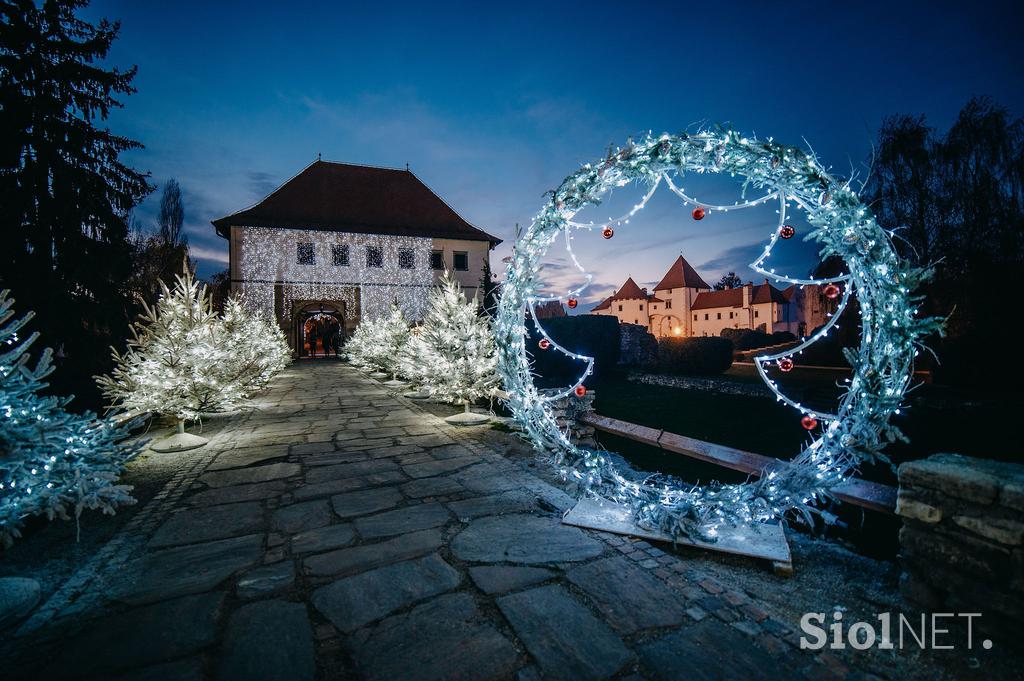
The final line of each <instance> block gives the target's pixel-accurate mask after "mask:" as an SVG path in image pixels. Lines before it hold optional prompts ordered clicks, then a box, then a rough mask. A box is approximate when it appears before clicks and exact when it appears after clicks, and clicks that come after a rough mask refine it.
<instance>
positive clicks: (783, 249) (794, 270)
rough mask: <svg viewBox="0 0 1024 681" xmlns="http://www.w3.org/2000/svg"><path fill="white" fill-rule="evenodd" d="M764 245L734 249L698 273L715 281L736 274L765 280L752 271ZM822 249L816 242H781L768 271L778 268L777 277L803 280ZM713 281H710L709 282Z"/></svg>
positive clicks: (706, 262)
mask: <svg viewBox="0 0 1024 681" xmlns="http://www.w3.org/2000/svg"><path fill="white" fill-rule="evenodd" d="M764 245H765V244H764V242H763V241H758V242H754V243H751V244H745V245H742V246H733V247H732V248H729V249H727V250H725V251H722V252H721V253H719V254H718V255H717V256H715V257H713V258H711V259H710V260H707V261H705V262H703V263H701V264H700V265H699V266H698V267H697V270H698V271H700V272H701V273H705V272H706V273H708V275H709V276H711V275H713V276H712V278H717V276H718V275H721V274H725V273H727V272H735V273H736V274H738V275H739V276H740V277H741V278H742V279H752V278H754V277H758V278H763V277H762V276H761V275H759V274H758V273H756V272H754V271H753V270H752V269H750V263H752V262H753V261H754V260H756V259H757V257H758V256H759V255H761V251H762V250H764ZM819 248H820V246H819V245H818V244H816V243H813V242H808V241H796V240H793V241H791V242H780V243H778V244H776V246H775V248H774V249H773V250H772V254H771V256H770V257H769V258H768V260H767V261H766V265H767V266H766V269H770V268H775V270H776V271H777V273H778V274H780V275H786V276H793V277H803V276H806V275H807V273H808V272H809V271H810V270H811V268H812V267H813V266H814V265H815V264H816V263H817V262H818V261H819V260H820V258H819V257H818V249H819ZM708 281H711V279H708Z"/></svg>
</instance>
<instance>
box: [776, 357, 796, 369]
mask: <svg viewBox="0 0 1024 681" xmlns="http://www.w3.org/2000/svg"><path fill="white" fill-rule="evenodd" d="M779 368H780V369H782V370H783V371H792V370H793V360H791V359H790V358H789V357H783V358H782V359H780V360H779Z"/></svg>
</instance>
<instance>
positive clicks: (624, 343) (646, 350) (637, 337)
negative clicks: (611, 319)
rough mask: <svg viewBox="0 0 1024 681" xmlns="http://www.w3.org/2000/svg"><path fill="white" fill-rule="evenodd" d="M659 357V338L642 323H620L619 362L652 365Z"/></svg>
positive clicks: (633, 364)
mask: <svg viewBox="0 0 1024 681" xmlns="http://www.w3.org/2000/svg"><path fill="white" fill-rule="evenodd" d="M657 359H658V339H657V338H655V337H654V336H653V335H652V334H650V333H648V332H647V327H645V326H643V325H641V324H619V364H625V365H627V366H650V365H651V364H654V362H655V360H657Z"/></svg>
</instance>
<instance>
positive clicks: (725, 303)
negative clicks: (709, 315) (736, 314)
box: [690, 286, 743, 310]
mask: <svg viewBox="0 0 1024 681" xmlns="http://www.w3.org/2000/svg"><path fill="white" fill-rule="evenodd" d="M712 307H743V287H742V286H739V287H737V288H727V289H725V290H724V291H701V292H700V293H698V294H697V297H696V298H694V299H693V305H691V306H690V309H691V310H707V309H708V308H712Z"/></svg>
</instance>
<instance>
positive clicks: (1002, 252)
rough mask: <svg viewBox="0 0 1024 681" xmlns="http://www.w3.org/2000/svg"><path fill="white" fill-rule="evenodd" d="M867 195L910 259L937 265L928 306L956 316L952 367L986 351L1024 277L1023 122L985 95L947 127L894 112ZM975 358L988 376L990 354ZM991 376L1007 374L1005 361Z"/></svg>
mask: <svg viewBox="0 0 1024 681" xmlns="http://www.w3.org/2000/svg"><path fill="white" fill-rule="evenodd" d="M865 196H866V198H868V200H870V201H871V202H872V208H873V210H874V212H875V215H876V217H877V218H878V221H879V223H880V224H882V225H883V226H885V227H887V228H889V229H892V230H894V232H895V235H896V245H897V248H898V249H899V250H900V252H901V254H902V255H903V256H904V257H905V258H908V259H909V260H910V261H912V262H913V263H915V264H918V265H929V264H935V266H936V272H935V277H934V279H933V280H932V282H931V283H930V284H929V285H928V289H927V291H926V293H927V294H928V298H927V301H926V309H925V310H923V312H924V313H928V314H940V315H948V316H949V322H948V325H947V332H948V333H949V335H950V336H951V339H950V340H949V341H947V342H946V343H944V344H941V345H940V348H941V351H940V359H942V360H943V362H944V363H945V364H946V365H947V367H949V366H952V365H954V364H956V363H957V361H958V358H960V357H962V358H964V360H965V361H969V360H970V359H971V358H972V357H973V358H974V359H975V360H977V359H978V358H980V357H982V356H984V355H985V351H984V349H983V348H984V345H985V343H986V342H995V340H994V339H995V338H997V337H998V336H999V334H1000V328H1001V327H1002V326H1004V325H1006V324H1009V323H1011V322H1009V321H1007V320H1008V319H1009V317H1008V316H1007V313H1008V312H1010V310H1009V309H1008V308H1007V302H1006V301H1007V296H1012V295H1013V292H1015V291H1016V290H1017V288H1018V287H1019V286H1020V282H1019V280H1018V278H1019V274H1020V272H1021V265H1022V262H1024V122H1022V121H1021V120H1020V119H1015V118H1013V117H1012V116H1011V115H1010V114H1009V112H1008V111H1007V110H1006V109H1004V108H1002V107H1000V106H997V105H996V104H994V103H993V102H992V101H991V100H989V99H987V98H974V99H972V100H970V101H969V102H968V103H967V105H966V106H964V108H963V110H962V111H961V112H960V114H959V116H958V117H957V119H956V121H955V122H954V123H953V125H952V127H951V128H950V129H949V130H948V131H947V132H946V133H945V135H942V134H940V133H939V132H937V131H936V130H935V129H933V128H931V127H929V126H928V125H927V124H926V122H925V119H924V117H923V116H916V117H915V116H905V115H904V116H895V117H892V118H889V119H887V120H886V121H885V123H884V125H883V126H882V129H881V130H880V132H879V140H878V146H877V150H876V156H875V159H874V163H873V171H872V175H871V178H870V181H869V183H868V185H867V187H866V188H865ZM943 354H945V355H946V357H941V356H942V355H943ZM976 363H977V364H978V366H977V367H975V368H974V369H971V370H970V371H966V369H967V367H964V368H965V372H963V375H962V376H961V377H962V378H967V377H968V374H971V375H973V376H974V377H977V378H979V379H981V377H982V376H983V374H984V370H983V369H984V367H983V366H981V365H982V364H985V362H981V361H977V362H976ZM988 364H994V363H991V362H989V363H988ZM1007 365H1009V366H1012V367H1014V368H1016V367H1017V366H1018V363H1016V362H1012V361H1011V362H1007ZM993 377H995V378H997V380H999V381H1000V382H1005V381H1006V380H1007V376H1006V374H1005V373H1003V371H1002V370H996V371H995V372H994V374H993Z"/></svg>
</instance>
